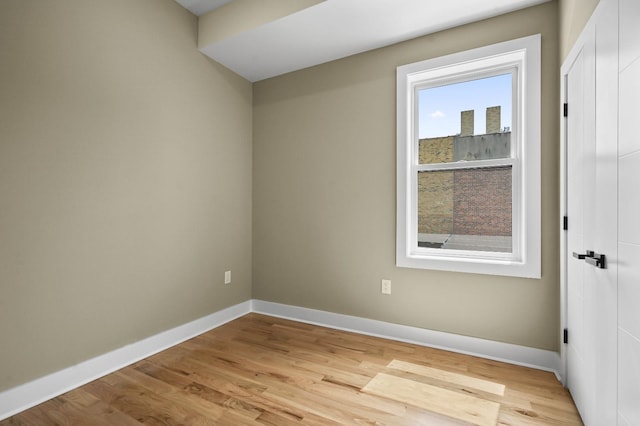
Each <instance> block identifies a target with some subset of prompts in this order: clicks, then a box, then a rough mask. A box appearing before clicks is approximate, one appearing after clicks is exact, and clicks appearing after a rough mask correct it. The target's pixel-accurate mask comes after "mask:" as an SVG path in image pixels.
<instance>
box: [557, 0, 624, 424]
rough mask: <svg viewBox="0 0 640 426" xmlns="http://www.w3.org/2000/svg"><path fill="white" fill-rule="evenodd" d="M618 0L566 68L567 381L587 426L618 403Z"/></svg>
mask: <svg viewBox="0 0 640 426" xmlns="http://www.w3.org/2000/svg"><path fill="white" fill-rule="evenodd" d="M617 10H618V9H617V0H601V2H600V4H599V6H598V8H597V9H596V12H595V13H594V15H593V17H592V19H591V20H590V21H589V23H588V24H587V27H586V28H585V30H584V31H583V33H582V35H581V37H580V39H579V41H578V43H577V44H576V46H575V48H574V49H573V50H572V54H570V56H569V60H568V61H567V62H566V64H565V65H564V66H563V75H564V78H565V82H564V83H565V84H564V87H565V100H566V102H567V103H568V114H567V118H566V121H565V129H566V134H565V143H566V164H565V173H566V178H565V181H566V214H567V216H568V227H567V231H566V232H567V234H566V262H567V263H566V285H567V287H566V301H567V306H566V309H567V310H566V315H567V317H566V322H567V329H568V342H567V347H566V359H567V370H566V373H567V380H566V384H567V387H568V388H569V390H570V392H571V395H572V396H573V398H574V401H575V403H576V406H577V407H578V410H579V411H580V415H581V416H582V419H583V421H584V422H585V424H586V425H615V424H616V411H617V409H616V406H617V351H618V348H617V333H616V330H617V317H618V314H617V309H618V305H617V302H618V301H617V270H618V262H617V238H618V220H617V217H618V198H617V197H618V191H617V188H618V186H617V173H618V171H617V167H618V166H617V149H618V139H617V122H618V101H617V99H618V91H617V86H618V85H617V81H618V78H617V65H618V61H617V56H618V50H617V49H618V39H617Z"/></svg>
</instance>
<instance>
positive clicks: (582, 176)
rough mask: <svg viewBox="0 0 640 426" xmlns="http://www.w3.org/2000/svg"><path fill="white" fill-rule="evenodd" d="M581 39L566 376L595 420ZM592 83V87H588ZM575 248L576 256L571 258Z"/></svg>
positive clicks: (588, 62)
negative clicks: (587, 261) (586, 256)
mask: <svg viewBox="0 0 640 426" xmlns="http://www.w3.org/2000/svg"><path fill="white" fill-rule="evenodd" d="M582 40H584V41H585V43H584V44H583V45H582V46H581V47H582V48H581V49H580V50H579V53H578V54H577V55H576V56H575V60H574V61H573V62H572V63H571V65H570V67H569V69H568V72H567V73H566V75H565V90H566V98H565V99H566V102H567V107H568V108H567V109H568V111H567V112H568V114H567V119H566V149H567V156H566V161H567V164H566V169H565V170H566V185H567V189H566V194H567V201H566V203H567V205H566V206H567V207H566V214H567V219H568V220H567V225H568V226H567V236H566V237H567V244H566V247H567V338H568V339H567V348H566V351H567V352H566V353H567V372H566V373H567V380H566V384H567V387H568V388H569V390H570V392H571V395H572V396H573V400H574V401H575V403H576V406H577V407H578V410H579V411H580V414H581V416H582V419H583V421H584V422H585V424H594V422H593V419H594V418H595V413H594V408H595V401H596V392H595V376H594V374H593V373H594V368H595V354H594V352H593V350H592V347H593V342H592V340H591V339H592V334H591V332H592V330H593V327H594V326H595V322H594V320H595V317H596V315H595V312H594V306H595V303H594V302H595V301H594V290H593V286H594V282H593V281H594V280H593V276H592V274H591V272H592V271H591V270H590V269H591V265H589V264H587V263H586V261H585V255H586V254H587V248H589V249H590V250H593V249H592V248H591V247H592V244H591V243H592V241H590V239H591V238H592V237H591V235H590V232H589V231H590V229H593V225H594V220H595V217H594V214H593V213H594V210H593V206H594V203H595V200H594V199H593V192H592V191H590V190H589V189H590V187H592V186H593V184H594V182H595V132H594V130H595V126H594V125H593V124H594V123H595V84H591V85H590V84H589V83H591V82H593V83H595V61H594V52H593V44H592V43H591V42H592V40H585V38H583V39H582ZM589 87H592V88H593V91H591V90H589V89H588V88H589ZM574 253H575V255H576V256H578V258H576V257H574Z"/></svg>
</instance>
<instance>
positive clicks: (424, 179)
mask: <svg viewBox="0 0 640 426" xmlns="http://www.w3.org/2000/svg"><path fill="white" fill-rule="evenodd" d="M486 114H487V116H486V123H487V126H486V132H485V133H484V134H481V135H474V129H473V127H474V126H473V119H474V111H462V112H461V132H460V134H459V135H454V136H445V137H436V138H425V139H421V140H420V141H419V160H420V163H421V164H433V163H452V162H460V161H471V160H488V159H496V158H507V157H509V156H510V152H511V143H510V142H511V132H510V131H503V130H502V129H501V125H500V107H499V106H496V107H490V108H487V111H486ZM511 181H512V171H511V167H509V166H501V167H490V168H469V169H463V170H453V171H452V170H445V171H428V172H420V173H419V174H418V233H419V235H420V237H419V241H420V242H421V244H420V245H422V246H426V247H444V246H445V245H446V242H447V241H449V240H451V237H452V236H488V237H503V238H498V240H500V241H504V242H505V244H506V245H505V247H503V248H502V249H499V250H498V249H496V251H504V250H507V249H508V250H510V237H511V232H512V230H511V224H512V216H511V215H512V205H511V204H512V198H511V197H512V191H511V189H512V188H511ZM495 239H496V238H494V240H495ZM507 241H508V243H507ZM507 245H508V247H507Z"/></svg>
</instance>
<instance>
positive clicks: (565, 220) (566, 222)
mask: <svg viewBox="0 0 640 426" xmlns="http://www.w3.org/2000/svg"><path fill="white" fill-rule="evenodd" d="M562 229H563V230H564V231H566V230H567V229H569V218H568V217H567V216H563V217H562Z"/></svg>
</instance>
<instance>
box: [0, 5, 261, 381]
mask: <svg viewBox="0 0 640 426" xmlns="http://www.w3.org/2000/svg"><path fill="white" fill-rule="evenodd" d="M196 34H197V19H196V17H195V16H193V15H191V14H190V13H189V12H187V11H186V10H185V9H183V8H182V7H180V6H179V5H178V4H177V3H175V2H174V1H173V0H136V1H131V0H109V1H86V0H56V1H38V0H3V1H1V2H0V58H1V65H0V117H1V118H0V390H4V389H7V388H10V387H13V386H15V385H18V384H20V383H23V382H26V381H28V380H31V379H34V378H37V377H40V376H42V375H44V374H46V373H50V372H53V371H56V370H59V369H62V368H64V367H68V366H70V365H73V364H75V363H77V362H80V361H83V360H86V359H88V358H91V357H93V356H96V355H99V354H103V353H105V352H108V351H110V350H113V349H116V348H118V347H121V346H124V345H126V344H128V343H132V342H134V341H138V340H140V339H142V338H144V337H147V336H150V335H153V334H155V333H158V332H161V331H164V330H167V329H169V328H172V327H174V326H178V325H181V324H184V323H186V322H188V321H190V320H194V319H196V318H199V317H202V316H205V315H207V314H209V313H212V312H215V311H218V310H220V309H223V308H225V307H228V306H230V305H233V304H236V303H239V302H242V301H245V300H247V299H249V298H250V297H251V114H252V112H251V108H252V87H251V85H250V84H249V83H248V82H247V81H245V80H243V79H241V78H240V77H238V76H236V75H235V74H233V73H231V72H229V71H228V70H226V69H225V68H223V67H221V66H219V65H217V64H216V63H214V62H212V61H210V60H209V59H207V58H206V57H205V56H203V55H201V54H200V53H198V51H197V50H196ZM227 269H231V270H232V271H233V283H232V284H231V285H228V286H225V285H224V284H223V280H224V271H225V270H227Z"/></svg>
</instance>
